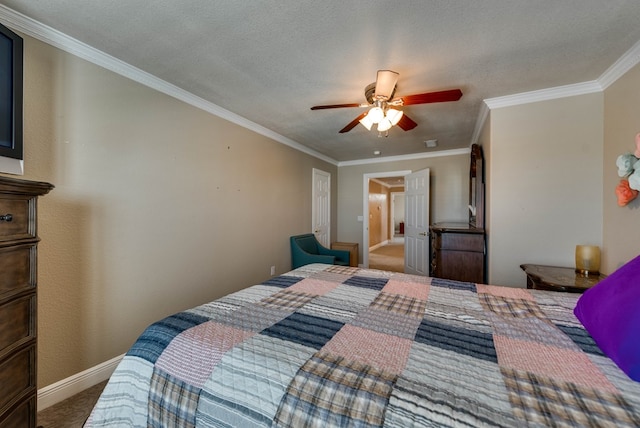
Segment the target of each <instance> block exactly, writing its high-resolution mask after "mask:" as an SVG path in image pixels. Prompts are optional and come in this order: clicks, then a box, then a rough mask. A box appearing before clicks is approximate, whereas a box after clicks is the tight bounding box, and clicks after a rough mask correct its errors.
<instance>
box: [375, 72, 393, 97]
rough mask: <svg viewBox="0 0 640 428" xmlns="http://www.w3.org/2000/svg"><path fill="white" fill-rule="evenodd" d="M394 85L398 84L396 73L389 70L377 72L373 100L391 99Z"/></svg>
mask: <svg viewBox="0 0 640 428" xmlns="http://www.w3.org/2000/svg"><path fill="white" fill-rule="evenodd" d="M396 83H398V73H396V72H395V71H391V70H378V75H377V77H376V91H375V94H374V96H375V98H383V99H385V100H389V99H391V95H392V94H393V91H394V90H395V88H396Z"/></svg>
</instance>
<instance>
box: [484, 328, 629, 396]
mask: <svg viewBox="0 0 640 428" xmlns="http://www.w3.org/2000/svg"><path fill="white" fill-rule="evenodd" d="M493 340H494V342H495V344H496V352H497V354H498V364H499V365H500V367H504V368H511V369H515V370H520V371H525V372H530V373H534V374H536V375H539V376H545V377H553V378H554V379H557V380H559V381H562V382H567V383H572V384H576V385H582V386H584V387H588V388H597V389H600V390H603V391H608V392H612V393H613V392H616V391H617V390H616V388H615V386H613V384H611V382H610V381H609V380H608V379H607V377H606V376H605V375H604V374H603V373H602V371H601V370H600V369H598V367H596V365H595V364H594V363H593V362H592V361H591V360H590V359H589V356H588V355H587V354H585V353H584V352H582V351H580V350H579V349H577V347H576V349H573V350H571V349H563V348H556V347H555V346H548V345H545V344H542V343H534V342H529V341H524V340H517V339H512V338H510V337H505V336H499V335H495V336H494V338H493Z"/></svg>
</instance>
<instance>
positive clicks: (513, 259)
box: [485, 93, 604, 287]
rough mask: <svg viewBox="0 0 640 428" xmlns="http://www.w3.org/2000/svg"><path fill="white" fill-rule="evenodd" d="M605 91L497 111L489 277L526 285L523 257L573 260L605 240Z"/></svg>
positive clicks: (490, 168)
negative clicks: (580, 249)
mask: <svg viewBox="0 0 640 428" xmlns="http://www.w3.org/2000/svg"><path fill="white" fill-rule="evenodd" d="M603 97H604V95H603V94H602V93H595V94H588V95H580V96H573V97H568V98H563V99H556V100H551V101H542V102H536V103H530V104H526V105H518V106H513V107H504V108H497V109H494V110H492V111H491V129H490V134H491V136H490V144H489V147H488V148H486V147H485V153H486V156H487V169H486V173H487V177H488V185H487V188H488V198H489V199H488V206H489V209H488V213H489V215H488V218H487V229H488V231H489V241H488V252H489V282H490V283H492V284H496V285H509V286H521V287H524V286H525V284H526V281H525V276H524V273H523V272H522V271H521V270H520V268H519V265H520V264H522V263H539V264H548V265H556V266H574V252H575V245H576V244H592V245H602V233H603V232H602V222H603V215H602V210H603V208H602V206H603V196H602V188H603V186H602V182H603V180H602V174H603V167H602V165H603V120H602V117H603Z"/></svg>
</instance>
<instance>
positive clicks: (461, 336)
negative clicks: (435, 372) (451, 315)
mask: <svg viewBox="0 0 640 428" xmlns="http://www.w3.org/2000/svg"><path fill="white" fill-rule="evenodd" d="M414 340H415V341H416V342H419V343H424V344H425V345H429V346H432V347H435V348H440V349H444V350H447V351H452V352H457V353H459V354H462V355H468V356H470V357H474V358H477V359H480V360H485V361H489V362H493V363H497V362H498V358H497V355H496V347H495V344H494V341H493V335H492V334H491V333H485V332H481V331H478V330H472V329H467V328H461V327H458V326H455V325H451V324H449V323H446V322H441V321H438V320H434V319H432V318H431V317H426V318H425V319H423V320H422V322H421V323H420V326H419V327H418V331H417V332H416V336H415V339H414Z"/></svg>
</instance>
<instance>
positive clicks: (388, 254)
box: [369, 241, 404, 272]
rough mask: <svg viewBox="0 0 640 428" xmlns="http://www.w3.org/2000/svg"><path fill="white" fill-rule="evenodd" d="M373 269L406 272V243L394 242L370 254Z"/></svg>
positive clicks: (370, 265)
mask: <svg viewBox="0 0 640 428" xmlns="http://www.w3.org/2000/svg"><path fill="white" fill-rule="evenodd" d="M369 267H370V268H371V269H382V270H390V271H392V272H404V241H398V242H396V241H393V242H390V243H389V244H387V245H384V246H382V247H380V248H377V249H375V250H373V251H370V252H369Z"/></svg>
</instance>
